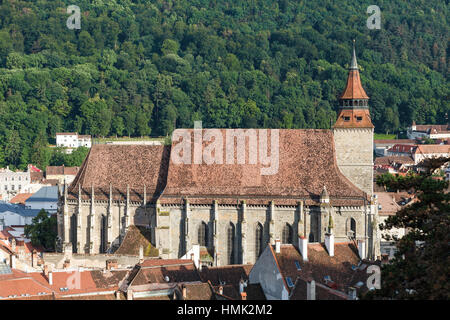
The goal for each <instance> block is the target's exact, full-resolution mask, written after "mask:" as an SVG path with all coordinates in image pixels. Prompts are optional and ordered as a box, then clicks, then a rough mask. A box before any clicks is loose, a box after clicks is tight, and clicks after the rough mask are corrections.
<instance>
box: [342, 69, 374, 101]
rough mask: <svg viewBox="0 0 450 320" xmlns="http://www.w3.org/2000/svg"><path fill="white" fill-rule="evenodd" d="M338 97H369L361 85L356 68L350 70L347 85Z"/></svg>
mask: <svg viewBox="0 0 450 320" xmlns="http://www.w3.org/2000/svg"><path fill="white" fill-rule="evenodd" d="M340 99H369V97H368V96H367V94H366V91H364V88H363V86H362V85H361V79H360V77H359V71H358V70H350V71H349V72H348V77H347V85H346V87H345V89H344V92H343V93H342V95H341V97H340Z"/></svg>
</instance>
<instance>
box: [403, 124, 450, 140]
mask: <svg viewBox="0 0 450 320" xmlns="http://www.w3.org/2000/svg"><path fill="white" fill-rule="evenodd" d="M407 135H408V138H409V139H419V138H429V139H448V138H450V124H442V125H438V124H433V125H426V124H425V125H420V124H416V122H415V121H413V123H412V125H411V127H409V128H408V130H407Z"/></svg>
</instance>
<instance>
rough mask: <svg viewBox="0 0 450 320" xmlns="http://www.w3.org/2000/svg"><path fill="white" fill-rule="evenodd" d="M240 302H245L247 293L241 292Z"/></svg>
mask: <svg viewBox="0 0 450 320" xmlns="http://www.w3.org/2000/svg"><path fill="white" fill-rule="evenodd" d="M241 300H247V292H245V291H243V292H241Z"/></svg>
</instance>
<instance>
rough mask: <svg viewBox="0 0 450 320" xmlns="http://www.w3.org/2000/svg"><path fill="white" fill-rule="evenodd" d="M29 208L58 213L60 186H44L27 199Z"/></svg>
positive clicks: (26, 204) (26, 202)
mask: <svg viewBox="0 0 450 320" xmlns="http://www.w3.org/2000/svg"><path fill="white" fill-rule="evenodd" d="M25 207H26V208H27V209H33V210H41V209H44V210H46V211H47V212H48V213H56V211H57V210H58V187H56V186H50V187H42V188H41V189H39V191H38V192H36V193H34V194H33V195H32V196H31V197H29V198H28V199H27V200H25Z"/></svg>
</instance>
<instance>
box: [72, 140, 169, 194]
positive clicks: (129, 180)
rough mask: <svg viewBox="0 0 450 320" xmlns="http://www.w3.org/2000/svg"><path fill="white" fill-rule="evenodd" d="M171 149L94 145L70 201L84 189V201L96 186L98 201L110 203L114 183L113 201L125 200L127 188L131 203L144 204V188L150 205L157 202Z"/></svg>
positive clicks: (73, 183) (147, 146) (77, 179)
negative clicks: (92, 187) (79, 189)
mask: <svg viewBox="0 0 450 320" xmlns="http://www.w3.org/2000/svg"><path fill="white" fill-rule="evenodd" d="M169 152H170V147H166V146H149V145H126V146H122V145H94V146H93V147H92V148H91V149H90V151H89V154H88V156H87V157H86V159H85V161H84V162H83V165H82V166H81V168H80V170H79V171H78V174H77V176H76V177H75V179H74V181H73V182H72V184H71V186H70V187H69V190H68V191H69V199H76V198H77V194H78V185H79V184H80V185H81V189H82V197H83V199H88V198H89V197H90V193H91V186H92V185H93V186H94V193H95V198H96V199H104V200H106V199H108V196H109V184H110V183H112V187H113V199H114V200H117V199H119V198H120V199H121V200H123V199H124V198H125V196H126V189H127V185H129V187H130V200H131V201H142V200H143V190H144V185H145V186H146V193H147V201H153V202H154V201H156V198H157V197H158V196H159V195H160V193H161V191H162V190H163V188H164V184H165V180H166V176H167V165H168V160H169Z"/></svg>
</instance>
